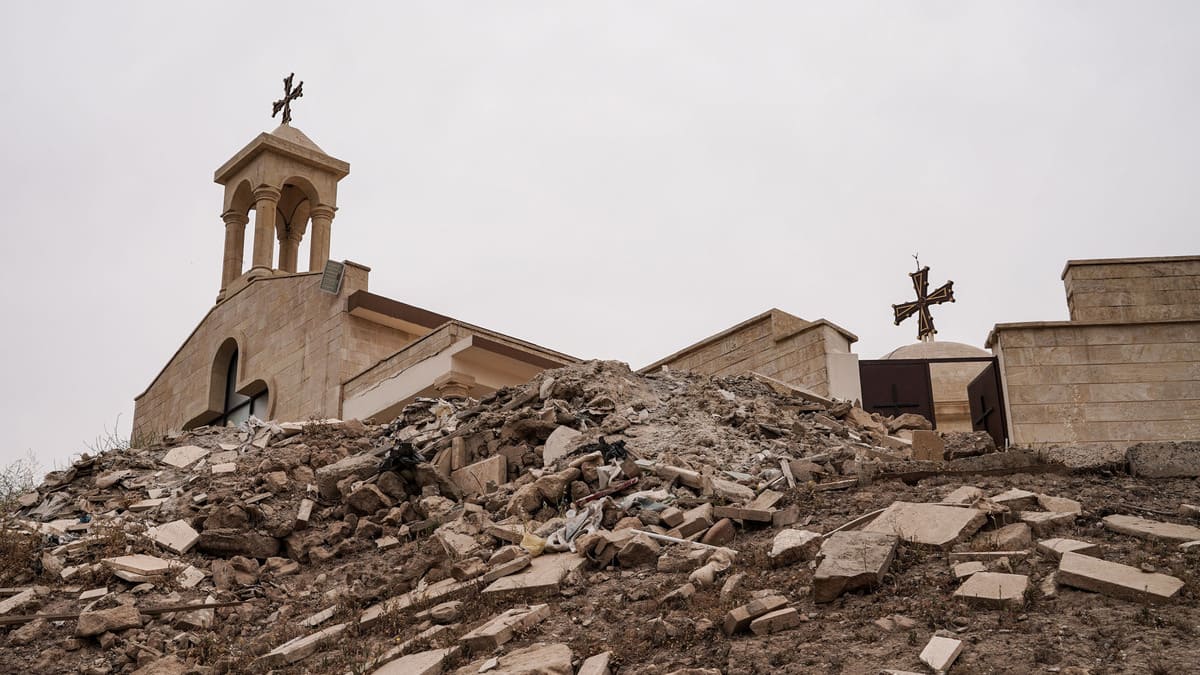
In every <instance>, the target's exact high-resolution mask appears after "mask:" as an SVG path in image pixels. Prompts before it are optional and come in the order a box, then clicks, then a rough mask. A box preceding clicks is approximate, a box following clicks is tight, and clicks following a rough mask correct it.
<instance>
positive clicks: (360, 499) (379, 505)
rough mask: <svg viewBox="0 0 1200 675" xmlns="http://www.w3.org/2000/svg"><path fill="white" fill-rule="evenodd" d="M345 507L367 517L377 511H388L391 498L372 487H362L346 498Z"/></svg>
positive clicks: (390, 505)
mask: <svg viewBox="0 0 1200 675" xmlns="http://www.w3.org/2000/svg"><path fill="white" fill-rule="evenodd" d="M346 506H348V507H350V509H351V510H353V511H354V512H355V513H358V514H361V515H366V516H369V515H372V514H374V513H376V512H377V511H382V510H384V509H390V508H391V507H392V498H391V497H388V496H387V495H385V494H383V491H381V490H380V489H379V488H378V487H376V486H374V485H363V486H361V487H360V488H358V489H357V490H355V491H353V492H351V493H350V494H349V495H347V496H346Z"/></svg>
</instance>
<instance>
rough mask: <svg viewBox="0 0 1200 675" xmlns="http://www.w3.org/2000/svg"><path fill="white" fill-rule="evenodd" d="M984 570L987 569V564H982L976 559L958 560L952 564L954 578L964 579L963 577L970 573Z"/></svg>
mask: <svg viewBox="0 0 1200 675" xmlns="http://www.w3.org/2000/svg"><path fill="white" fill-rule="evenodd" d="M985 571H987V565H984V564H983V563H982V562H980V561H978V560H970V561H967V562H960V563H956V564H955V565H954V578H955V579H965V578H967V577H969V576H971V575H972V574H976V573H978V572H985Z"/></svg>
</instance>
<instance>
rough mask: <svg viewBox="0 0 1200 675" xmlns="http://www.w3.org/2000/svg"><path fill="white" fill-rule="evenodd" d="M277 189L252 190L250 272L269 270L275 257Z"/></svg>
mask: <svg viewBox="0 0 1200 675" xmlns="http://www.w3.org/2000/svg"><path fill="white" fill-rule="evenodd" d="M279 194H280V192H279V189H278V188H273V187H271V186H270V185H260V186H259V187H258V188H257V189H255V190H254V263H253V267H251V270H253V271H259V270H265V271H268V272H269V271H270V270H271V264H272V262H273V260H272V259H273V258H274V257H275V218H276V213H277V212H278V211H279Z"/></svg>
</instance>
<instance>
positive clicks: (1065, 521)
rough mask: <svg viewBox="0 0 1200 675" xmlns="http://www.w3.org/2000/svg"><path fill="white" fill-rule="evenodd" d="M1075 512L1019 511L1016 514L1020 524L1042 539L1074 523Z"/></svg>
mask: <svg viewBox="0 0 1200 675" xmlns="http://www.w3.org/2000/svg"><path fill="white" fill-rule="evenodd" d="M1076 515H1078V514H1077V513H1075V512H1070V511H1069V512H1065V513H1063V512H1055V511H1021V512H1020V513H1018V514H1017V518H1019V519H1020V521H1021V522H1022V523H1025V524H1026V525H1028V526H1029V528H1030V529H1031V530H1033V533H1034V534H1036V535H1037V536H1039V537H1044V536H1046V535H1047V534H1050V533H1051V532H1053V531H1055V530H1057V529H1059V528H1061V527H1066V526H1068V525H1071V524H1072V523H1074V522H1075V516H1076Z"/></svg>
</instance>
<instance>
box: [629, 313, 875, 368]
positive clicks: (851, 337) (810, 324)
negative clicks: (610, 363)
mask: <svg viewBox="0 0 1200 675" xmlns="http://www.w3.org/2000/svg"><path fill="white" fill-rule="evenodd" d="M778 315H782V317H783V318H786V319H791V320H795V321H799V322H803V324H804V325H803V326H802V327H800V328H798V329H797V330H792V331H788V332H787V333H786V334H785V335H783V336H781V337H778V338H776V340H781V339H784V338H787V337H791V336H793V335H796V334H799V333H803V332H805V331H809V330H812V329H813V328H816V327H818V326H828V327H830V328H832V329H833V330H835V331H837V332H838V333H841V334H842V335H844V336H845V337H846V338H847V340H848V341H849V342H850V343H851V344H853V343H855V342H858V336H857V335H855V334H854V333H851V332H850V331H848V330H846V329H845V328H842V327H841V326H839V325H837V324H836V323H834V322H832V321H829V320H828V319H817V320H815V321H807V320H805V319H802V318H800V317H798V316H796V315H795V314H791V313H789V312H785V311H783V310H782V309H779V308H777V307H772V308H771V309H768V310H767V311H765V312H763V313H761V314H757V315H755V316H752V317H750V318H749V319H746V320H745V321H742V322H741V323H738V324H735V325H733V326H730V327H729V328H726V329H725V330H723V331H721V332H719V333H714V334H713V335H710V336H708V337H706V338H703V339H701V340H700V341H698V342H694V343H692V344H690V345H688V346H686V347H684V348H683V349H680V350H679V351H676V352H675V353H673V354H670V355H668V356H664V357H663V358H661V359H659V360H657V361H655V362H654V363H651V364H650V365H647V366H642V367H641V368H638V369H637V371H636V372H638V373H642V374H646V373H649V372H651V371H653V370H656V369H657V368H659V367H660V366H663V365H665V364H667V363H669V362H671V361H674V360H676V359H679V358H681V357H683V356H686V355H688V354H690V353H691V352H694V351H696V350H698V349H701V348H703V347H706V346H708V345H710V344H712V343H713V342H716V341H717V340H721V339H723V338H726V337H728V336H730V335H732V334H734V333H736V332H738V331H740V330H742V329H744V328H746V327H747V326H751V325H754V324H755V323H758V322H760V321H763V320H764V319H774V318H775V317H776V316H778Z"/></svg>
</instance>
